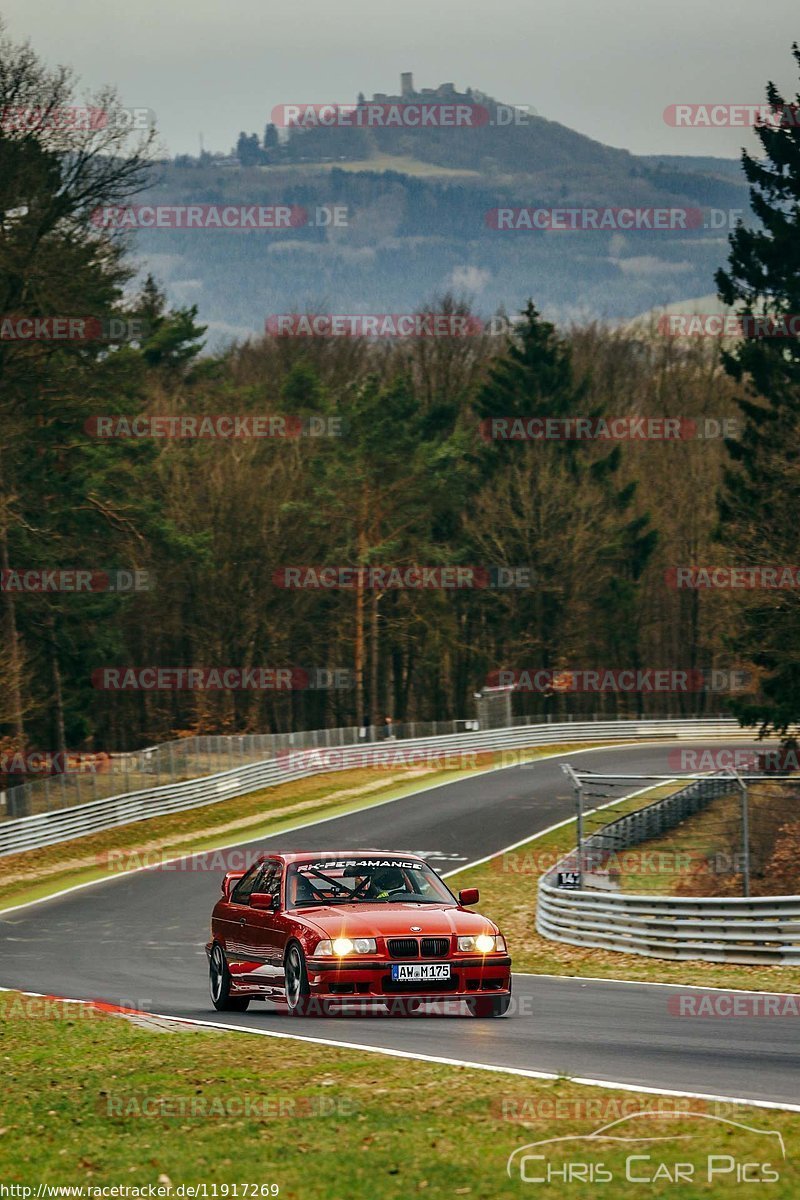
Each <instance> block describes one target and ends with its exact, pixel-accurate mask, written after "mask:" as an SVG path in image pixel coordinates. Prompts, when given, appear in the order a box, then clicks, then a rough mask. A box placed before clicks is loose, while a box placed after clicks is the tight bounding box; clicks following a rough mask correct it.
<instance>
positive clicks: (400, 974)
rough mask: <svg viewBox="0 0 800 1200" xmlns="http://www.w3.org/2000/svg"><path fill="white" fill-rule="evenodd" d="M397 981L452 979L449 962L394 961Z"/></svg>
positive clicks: (393, 967)
mask: <svg viewBox="0 0 800 1200" xmlns="http://www.w3.org/2000/svg"><path fill="white" fill-rule="evenodd" d="M392 979H393V980H395V982H396V983H434V982H441V981H442V980H443V979H444V980H449V979H450V965H449V963H392Z"/></svg>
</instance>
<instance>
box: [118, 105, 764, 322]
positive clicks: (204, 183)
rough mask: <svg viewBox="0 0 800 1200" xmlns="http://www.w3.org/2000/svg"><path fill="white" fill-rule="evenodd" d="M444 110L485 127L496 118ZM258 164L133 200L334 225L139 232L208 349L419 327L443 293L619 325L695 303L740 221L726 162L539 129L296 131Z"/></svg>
mask: <svg viewBox="0 0 800 1200" xmlns="http://www.w3.org/2000/svg"><path fill="white" fill-rule="evenodd" d="M444 86H445V87H452V85H444ZM415 94H416V93H415ZM455 94H456V95H468V94H469V95H470V96H471V98H472V99H473V100H475V98H476V97H478V98H480V102H481V103H484V104H486V106H487V107H488V108H489V109H490V111H493V106H496V104H497V103H498V102H497V101H494V100H493V99H491V98H490V97H485V96H482V94H481V93H476V92H473V93H455ZM343 135H344V136H343ZM351 135H358V136H355V137H354V136H351ZM362 135H363V136H362ZM301 151H302V153H301ZM266 157H267V159H268V162H267V163H266V165H256V166H249V167H241V166H239V165H238V163H237V160H236V159H235V158H233V159H232V158H230V157H229V158H225V159H224V160H215V159H214V158H213V157H212V156H209V155H205V156H204V157H203V159H202V160H200V161H198V160H195V159H188V158H186V157H182V158H181V159H180V160H177V161H176V163H167V164H164V165H163V166H162V168H161V170H160V174H159V178H158V180H157V182H154V184H153V187H152V188H151V189H150V191H149V192H148V193H147V195H146V196H144V197H142V199H143V200H145V201H148V202H158V203H161V204H189V203H194V204H218V205H222V204H235V205H245V204H262V205H263V204H267V205H270V204H281V203H283V204H287V203H291V204H296V205H300V206H303V207H304V208H305V209H306V210H307V211H308V212H309V213H311V214H312V220H313V214H314V212H315V211H316V209H317V208H318V207H320V206H330V205H340V206H344V207H345V208H346V209H347V212H348V219H347V224H346V225H345V226H339V227H334V226H333V225H320V226H316V225H313V224H311V225H309V226H305V227H303V228H293V229H289V230H285V231H272V232H247V233H241V232H225V231H209V230H202V231H201V230H189V229H153V230H141V231H139V232H137V234H136V235H135V248H136V250H137V252H138V254H139V256H140V258H141V260H142V265H143V267H146V268H149V269H151V270H153V271H154V273H156V274H157V275H158V276H159V277H160V278H161V280H162V281H163V282H164V283H165V285H166V287H167V290H168V293H169V295H170V297H171V299H172V300H174V301H176V302H180V303H189V302H193V303H197V305H198V307H199V310H200V315H201V317H202V318H203V319H204V320H205V321H207V322H208V323H209V324H210V326H211V336H212V338H213V339H215V340H219V339H220V338H225V337H233V336H239V337H241V336H245V335H247V334H249V333H260V332H261V331H262V330H263V325H264V319H265V317H266V316H267V315H268V314H269V313H279V312H287V311H296V310H301V311H305V310H312V309H319V310H321V311H332V310H334V311H337V312H405V311H415V310H416V309H418V308H419V307H420V306H421V305H423V304H425V303H426V302H428V301H430V300H432V299H433V298H434V297H435V296H437V295H441V294H443V293H444V292H446V291H454V292H455V293H456V294H458V295H460V296H463V297H465V298H467V299H469V300H470V302H471V303H472V305H473V307H474V309H475V310H476V311H477V312H478V313H480V314H481V315H483V316H486V317H488V316H491V315H492V314H493V313H494V312H495V311H496V310H497V308H498V307H500V306H505V307H506V308H507V309H508V310H513V309H514V308H518V307H521V306H522V305H523V304H524V303H525V301H526V299H527V298H528V297H529V296H531V297H533V299H534V300H535V302H536V303H537V304H538V305H539V307H540V308H542V309H543V310H544V312H545V313H546V314H547V315H549V316H550V317H551V318H552V319H555V320H557V321H558V320H560V321H564V320H569V319H582V318H586V317H592V316H594V317H600V318H606V319H611V320H614V319H630V318H634V317H636V316H637V314H641V313H642V312H644V311H647V310H650V309H652V308H655V307H657V306H663V305H667V304H673V303H677V302H680V301H681V300H684V299H686V298H688V297H693V296H698V295H703V294H705V293H707V292H708V291H709V290H710V288H711V287H712V286H713V273H714V271H715V269H716V268H717V267H718V266H720V265H721V264H722V263H723V262H724V261H725V259H726V255H727V245H726V239H727V233H728V228H727V224H726V222H727V214H734V215H735V214H736V213H737V212H742V213H748V212H749V209H748V196H747V189H746V186H745V183H744V180H743V177H742V175H741V170H740V167H739V165H738V163H736V162H734V161H729V160H726V159H716V158H710V157H704V158H698V159H692V158H690V157H687V156H664V155H649V156H644V157H643V156H638V157H637V156H635V155H632V154H630V153H629V152H628V151H626V150H619V149H614V148H612V147H609V146H604V145H602V143H600V142H596V141H594V140H593V139H591V138H588V137H585V136H584V135H583V134H580V133H577V132H575V131H574V130H571V129H568V128H567V127H565V126H563V125H560V124H558V123H557V122H554V121H548V120H545V119H544V118H541V117H538V116H530V117H528V119H527V123H526V124H524V125H519V126H512V127H508V126H506V127H502V128H501V127H497V126H492V125H487V126H485V127H482V128H476V129H461V130H456V129H446V128H440V129H431V130H424V131H423V130H420V131H414V130H408V129H400V130H398V129H379V130H342V129H312V130H301V131H299V132H295V133H293V134H292V135H291V136H290V137H289V139H288V142H287V143H286V145H285V146H281V147H277V148H276V147H275V145H274V139H273V145H272V146H271V149H270V150H269V152H268V153H267V154H266ZM503 206H506V207H537V208H553V207H559V208H569V207H598V208H603V207H635V208H640V209H647V208H690V209H694V210H697V209H702V210H703V220H702V221H700V222H699V227H697V228H693V229H689V230H671V231H657V230H644V229H643V230H638V231H619V230H616V231H613V230H608V231H596V230H595V231H593V230H582V231H571V232H557V233H556V232H546V233H545V232H541V231H532V230H524V231H514V232H508V231H499V230H497V229H496V228H492V227H491V223H490V222H489V223H487V216H486V214H487V213H488V212H490V210H493V209H496V208H498V207H503ZM709 209H714V210H716V216H715V217H714V218H713V219H711V218H710V217H709ZM704 226H705V227H704Z"/></svg>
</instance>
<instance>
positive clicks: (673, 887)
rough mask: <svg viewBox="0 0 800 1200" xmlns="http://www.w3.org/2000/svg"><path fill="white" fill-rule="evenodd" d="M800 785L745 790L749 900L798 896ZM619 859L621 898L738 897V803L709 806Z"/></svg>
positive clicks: (733, 798) (735, 799)
mask: <svg viewBox="0 0 800 1200" xmlns="http://www.w3.org/2000/svg"><path fill="white" fill-rule="evenodd" d="M798 784H800V779H798V781H797V782H796V783H795V782H790V783H789V784H788V787H787V785H785V784H781V783H776V782H770V781H769V780H766V781H764V782H758V783H751V784H750V786H749V788H748V811H749V838H748V841H749V849H750V895H751V896H778V895H796V894H797V893H798V892H800V804H798V800H800V793H799V792H798ZM635 850H636V851H638V854H635V853H632V854H627V855H622V856H621V857H620V862H619V866H620V874H619V878H620V885H621V887H622V888H623V890H624V891H626V892H654V893H658V894H660V895H676V896H742V895H743V894H744V893H743V879H742V860H743V847H742V798H741V795H740V793H739V792H738V791H736V792H734V794H732V795H730V796H724V797H720V798H719V799H718V800H714V801H712V802H711V803H710V804H709V805H708V806H707V807H706V808H704V809H703V810H702V811H701V812H698V813H695V814H694V816H691V817H688V818H687V819H686V820H685V821H682V822H681V824H680V825H678V826H677V827H676V828H675V829H671V830H669V831H668V832H666V833H665V834H663V835H662V836H661V837H658V838H652V839H651V840H650V841H648V842H643V843H642V845H641V846H637V847H636V848H635Z"/></svg>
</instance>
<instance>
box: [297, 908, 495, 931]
mask: <svg viewBox="0 0 800 1200" xmlns="http://www.w3.org/2000/svg"><path fill="white" fill-rule="evenodd" d="M293 915H294V916H295V917H296V918H297V919H298V920H301V921H303V922H305V923H307V924H308V925H311V926H313V927H314V928H315V929H318V930H319V931H320V933H322V934H323V936H325V937H330V938H337V937H341V936H342V935H346V936H347V937H376V936H377V937H407V936H408V935H409V934H411V933H414V934H417V936H420V937H429V936H439V937H442V936H449V935H450V934H454V933H457V934H461V935H464V934H468V933H473V934H476V933H486V932H487V931H489V932H491V933H497V932H499V930H498V928H497V926H496V925H495V924H494V922H492V921H489V920H487V919H486V917H482V916H481V915H480V913H476V912H467V911H466V910H465V909H462V908H456V907H455V906H454V905H445V904H443V905H438V904H392V905H391V906H389V905H386V904H380V903H379V904H335V905H330V906H329V907H325V908H316V907H313V908H299V909H294V910H293ZM412 925H414V926H418V929H413V930H412V928H411V927H412Z"/></svg>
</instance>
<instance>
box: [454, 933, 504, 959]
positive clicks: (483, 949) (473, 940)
mask: <svg viewBox="0 0 800 1200" xmlns="http://www.w3.org/2000/svg"><path fill="white" fill-rule="evenodd" d="M458 948H459V950H461V951H463V952H464V953H466V954H491V953H492V952H493V951H498V950H499V951H500V952H501V953H505V949H506V940H505V938H504V937H501V936H500V934H499V933H498V934H497V935H496V936H495V935H494V934H491V933H479V934H478V935H477V937H474V936H472V935H470V936H469V937H460V938H459V939H458Z"/></svg>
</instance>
